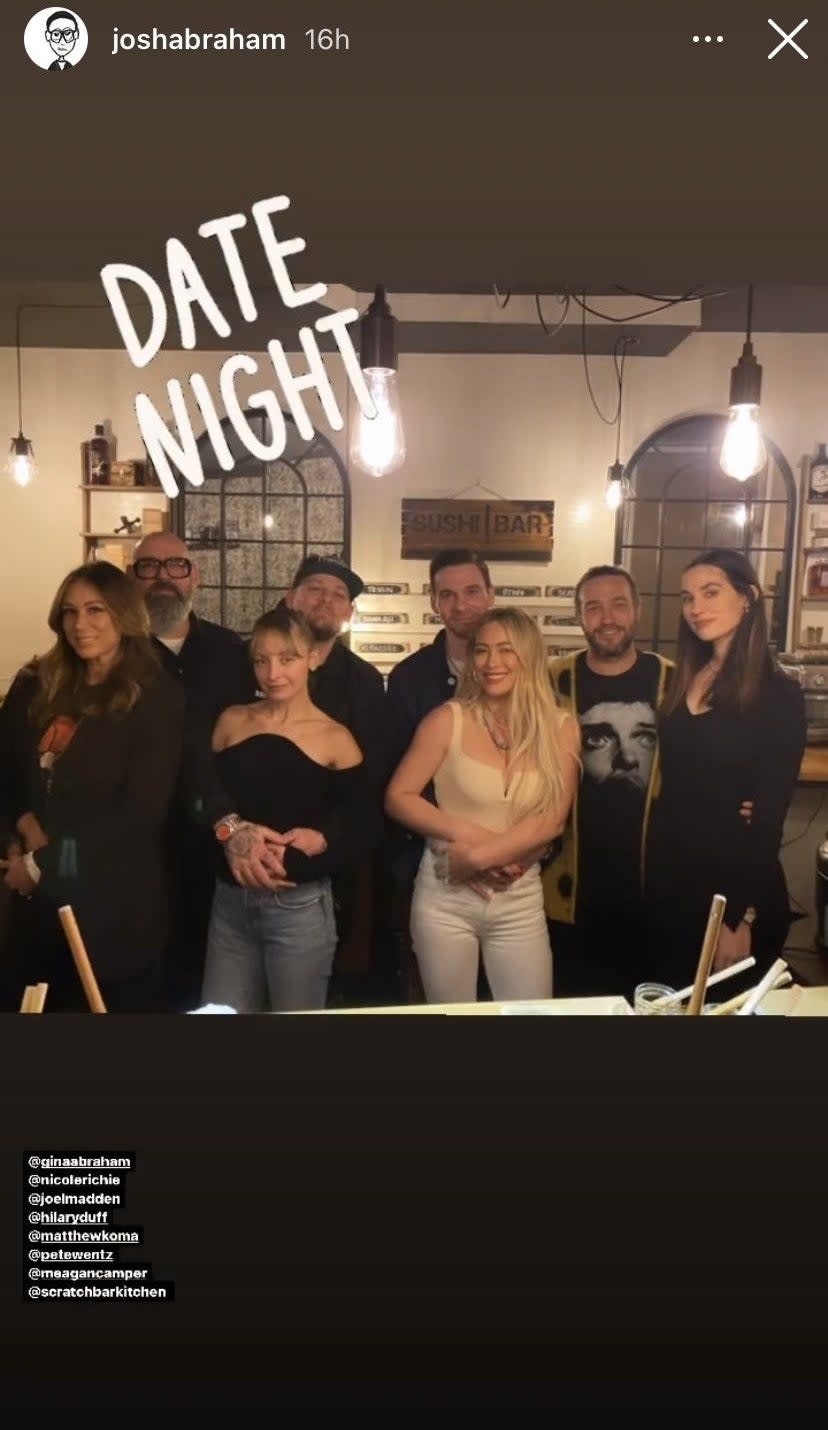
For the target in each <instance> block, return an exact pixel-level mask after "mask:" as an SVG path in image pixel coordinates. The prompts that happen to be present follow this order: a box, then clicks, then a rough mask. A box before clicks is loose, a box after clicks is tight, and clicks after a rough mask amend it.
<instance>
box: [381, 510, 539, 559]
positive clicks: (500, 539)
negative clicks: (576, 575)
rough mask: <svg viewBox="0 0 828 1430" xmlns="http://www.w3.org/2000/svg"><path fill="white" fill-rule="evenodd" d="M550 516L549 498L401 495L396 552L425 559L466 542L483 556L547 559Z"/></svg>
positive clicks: (411, 557)
mask: <svg viewBox="0 0 828 1430" xmlns="http://www.w3.org/2000/svg"><path fill="white" fill-rule="evenodd" d="M554 515H555V503H554V502H553V501H463V500H460V499H459V498H458V499H453V498H447V499H446V498H444V499H438V498H436V497H403V503H402V547H401V550H400V555H401V556H402V557H403V559H404V560H410V561H414V560H421V561H422V560H426V561H427V560H430V559H431V557H432V556H436V555H437V554H438V553H439V552H441V551H447V550H449V549H450V548H451V547H454V546H470V547H472V548H473V549H474V550H475V551H476V552H477V553H478V555H479V556H482V558H483V560H484V561H538V562H545V561H551V559H552V546H553V525H554Z"/></svg>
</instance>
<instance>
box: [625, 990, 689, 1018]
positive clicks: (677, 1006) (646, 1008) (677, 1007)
mask: <svg viewBox="0 0 828 1430" xmlns="http://www.w3.org/2000/svg"><path fill="white" fill-rule="evenodd" d="M675 992H676V989H675V988H668V986H667V984H666V983H639V984H638V985H637V987H636V990H635V994H634V998H633V1010H634V1012H635V1013H637V1014H639V1015H640V1016H643V1017H651V1016H653V1015H654V1014H660V1015H662V1016H664V1015H668V1016H671V1017H674V1016H675V1015H676V1014H678V1015H679V1016H680V1015H681V1014H682V1012H683V1011H684V1009H683V1007H682V1005H681V1003H670V1004H668V1006H667V1007H666V1008H657V1007H655V1006H654V1005H655V1004H656V1003H657V1002H658V1000H659V998H666V997H668V995H669V994H670V993H675Z"/></svg>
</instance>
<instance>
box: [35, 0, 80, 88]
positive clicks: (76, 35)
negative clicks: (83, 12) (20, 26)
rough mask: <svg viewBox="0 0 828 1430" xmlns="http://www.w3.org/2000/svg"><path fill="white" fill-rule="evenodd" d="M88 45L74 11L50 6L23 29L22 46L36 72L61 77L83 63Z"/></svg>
mask: <svg viewBox="0 0 828 1430" xmlns="http://www.w3.org/2000/svg"><path fill="white" fill-rule="evenodd" d="M88 44H89V35H88V34H87V30H86V26H85V24H84V23H83V20H82V19H81V18H80V15H78V14H77V13H76V12H75V11H74V10H65V9H63V7H62V6H60V5H50V6H49V7H48V8H47V9H45V10H38V12H37V14H36V15H33V16H32V18H31V20H30V21H29V23H28V24H27V26H26V29H25V32H24V34H23V46H24V49H25V51H26V54H27V55H28V56H29V59H30V60H31V61H32V64H35V65H37V67H38V69H42V70H48V71H50V72H52V73H55V74H64V73H67V72H68V71H69V70H72V69H74V68H75V66H76V65H77V64H78V63H79V62H80V61H81V60H82V59H83V57H84V55H85V54H86V49H87V45H88Z"/></svg>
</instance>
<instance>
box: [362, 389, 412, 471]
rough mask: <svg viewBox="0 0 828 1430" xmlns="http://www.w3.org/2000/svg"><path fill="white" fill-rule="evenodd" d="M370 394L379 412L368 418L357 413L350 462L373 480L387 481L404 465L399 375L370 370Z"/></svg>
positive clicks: (403, 436) (403, 434)
mask: <svg viewBox="0 0 828 1430" xmlns="http://www.w3.org/2000/svg"><path fill="white" fill-rule="evenodd" d="M365 381H366V385H367V387H368V391H369V392H370V394H371V397H372V398H373V401H374V406H375V407H376V409H377V415H376V417H366V415H365V413H364V412H363V411H362V408H361V407H360V408H358V409H357V414H356V419H355V421H354V426H353V434H352V437H351V461H352V462H354V463H355V465H356V466H358V467H360V468H361V469H362V471H364V472H367V473H368V474H369V476H372V477H385V476H388V474H389V473H390V472H395V471H396V470H397V468H398V467H401V466H402V464H403V462H404V461H405V433H404V432H403V424H402V415H401V413H400V394H399V388H398V385H397V373H396V372H395V371H394V370H393V369H392V368H368V369H366V371H365Z"/></svg>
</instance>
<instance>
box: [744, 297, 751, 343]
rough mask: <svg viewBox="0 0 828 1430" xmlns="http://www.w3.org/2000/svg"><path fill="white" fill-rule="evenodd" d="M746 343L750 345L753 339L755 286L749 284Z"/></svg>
mask: <svg viewBox="0 0 828 1430" xmlns="http://www.w3.org/2000/svg"><path fill="white" fill-rule="evenodd" d="M745 328H746V331H745V342H746V343H749V342H750V341H751V339H752V337H753V284H752V283H749V284H748V297H747V323H746V325H745Z"/></svg>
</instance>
